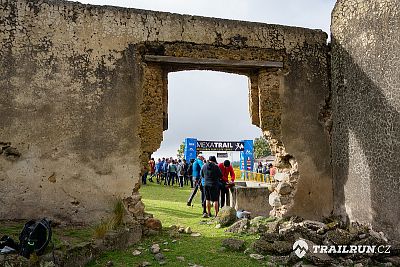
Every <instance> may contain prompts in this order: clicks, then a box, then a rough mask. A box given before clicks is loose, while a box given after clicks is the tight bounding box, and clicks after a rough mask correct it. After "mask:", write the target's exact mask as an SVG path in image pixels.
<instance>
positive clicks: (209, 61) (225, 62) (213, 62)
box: [144, 55, 283, 68]
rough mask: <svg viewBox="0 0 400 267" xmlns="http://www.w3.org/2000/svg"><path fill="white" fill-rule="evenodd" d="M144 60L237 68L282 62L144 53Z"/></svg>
mask: <svg viewBox="0 0 400 267" xmlns="http://www.w3.org/2000/svg"><path fill="white" fill-rule="evenodd" d="M144 59H145V61H147V62H158V63H170V64H192V65H202V66H219V67H238V68H283V62H279V61H258V60H232V59H216V58H191V57H172V56H155V55H145V56H144Z"/></svg>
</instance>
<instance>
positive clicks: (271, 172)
mask: <svg viewBox="0 0 400 267" xmlns="http://www.w3.org/2000/svg"><path fill="white" fill-rule="evenodd" d="M256 171H257V173H262V174H263V175H264V180H265V181H267V178H268V177H274V176H275V174H276V172H277V170H276V168H275V167H274V165H273V164H272V163H267V162H266V163H265V164H262V162H259V163H258V165H257V170H256Z"/></svg>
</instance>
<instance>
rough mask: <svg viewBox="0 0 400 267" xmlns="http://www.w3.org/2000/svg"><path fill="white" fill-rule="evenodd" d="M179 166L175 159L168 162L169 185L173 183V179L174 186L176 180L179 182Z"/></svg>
mask: <svg viewBox="0 0 400 267" xmlns="http://www.w3.org/2000/svg"><path fill="white" fill-rule="evenodd" d="M177 172H178V168H177V164H176V161H175V160H171V162H170V163H169V164H168V186H169V185H171V181H172V186H174V182H175V180H176V183H177V184H178V176H177Z"/></svg>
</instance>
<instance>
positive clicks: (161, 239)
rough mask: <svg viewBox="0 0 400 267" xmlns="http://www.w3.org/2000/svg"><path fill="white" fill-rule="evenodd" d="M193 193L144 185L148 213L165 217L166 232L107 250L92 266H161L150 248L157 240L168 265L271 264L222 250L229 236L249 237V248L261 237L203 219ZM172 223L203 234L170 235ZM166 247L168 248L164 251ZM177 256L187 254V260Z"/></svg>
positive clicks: (247, 241) (198, 197)
mask: <svg viewBox="0 0 400 267" xmlns="http://www.w3.org/2000/svg"><path fill="white" fill-rule="evenodd" d="M190 192H191V189H190V188H188V187H185V188H178V187H167V186H163V185H157V184H152V183H148V184H147V185H145V186H142V188H141V189H140V193H141V195H142V200H143V202H144V204H145V206H146V212H149V213H152V214H153V215H154V217H156V218H158V219H160V220H161V222H162V224H163V229H164V230H163V232H162V234H161V235H158V236H151V237H147V238H145V239H144V240H143V241H142V242H141V243H139V244H136V245H134V246H133V247H130V248H128V249H127V250H124V251H111V252H107V253H105V254H103V255H102V256H101V258H99V259H98V260H95V261H93V262H91V263H90V264H89V265H88V266H104V265H105V264H106V263H107V262H108V261H113V263H114V266H137V265H139V264H140V263H142V262H144V261H147V262H150V263H151V265H152V266H159V263H158V261H157V260H155V259H154V256H153V254H152V253H151V252H150V251H149V248H150V247H151V245H152V244H154V243H157V244H159V245H160V247H161V252H162V253H163V254H164V256H165V261H166V264H165V265H164V266H189V263H192V264H197V265H202V266H218V267H223V266H227V267H228V266H229V267H233V266H243V267H245V266H263V265H267V261H257V260H254V259H251V258H250V257H249V256H248V255H246V254H244V253H243V252H232V251H227V250H225V251H222V250H221V243H222V240H223V239H225V238H228V237H235V238H238V239H242V240H245V242H246V247H248V246H249V245H250V243H251V242H252V241H254V240H255V239H256V238H257V237H256V236H254V235H235V234H231V233H225V232H224V230H225V229H224V228H221V229H216V228H215V225H216V224H215V223H213V220H212V219H203V218H201V215H202V208H201V205H200V194H199V193H198V194H197V195H196V197H195V199H194V200H193V207H188V206H187V205H186V201H187V199H188V197H189V195H190ZM207 223H209V224H207ZM171 225H178V226H183V227H191V229H192V231H193V232H199V233H201V236H200V237H192V236H190V235H188V234H181V235H180V236H178V237H173V236H170V234H169V231H168V228H169V227H170V226H171ZM173 240H175V242H173ZM135 249H139V250H140V251H141V252H142V253H141V254H140V255H138V256H133V255H132V252H133V251H134V250H135ZM164 249H166V250H167V251H163V250H164ZM177 257H184V261H182V260H179V259H177Z"/></svg>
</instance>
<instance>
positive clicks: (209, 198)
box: [188, 155, 235, 218]
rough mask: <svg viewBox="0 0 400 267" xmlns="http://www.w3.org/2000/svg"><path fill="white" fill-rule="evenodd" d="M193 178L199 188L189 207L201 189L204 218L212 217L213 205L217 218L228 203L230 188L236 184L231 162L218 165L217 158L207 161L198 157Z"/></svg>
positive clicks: (200, 156)
mask: <svg viewBox="0 0 400 267" xmlns="http://www.w3.org/2000/svg"><path fill="white" fill-rule="evenodd" d="M229 176H230V179H229ZM192 177H193V182H194V183H195V185H197V186H196V188H195V190H194V191H193V193H192V195H191V197H190V198H189V201H188V205H190V203H191V199H193V196H194V195H195V194H196V191H197V188H200V192H201V203H202V207H203V217H205V218H207V217H211V204H212V203H213V204H214V211H215V216H217V215H218V212H219V208H220V207H223V206H225V204H226V201H227V200H229V194H228V193H229V188H230V187H232V186H233V185H234V182H235V172H234V171H233V168H232V166H231V163H230V161H229V160H225V161H224V162H223V163H220V164H218V163H217V159H216V157H215V156H210V157H209V159H208V160H207V161H205V159H204V157H203V156H202V155H198V156H197V158H196V159H195V160H194V162H193V171H192Z"/></svg>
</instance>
